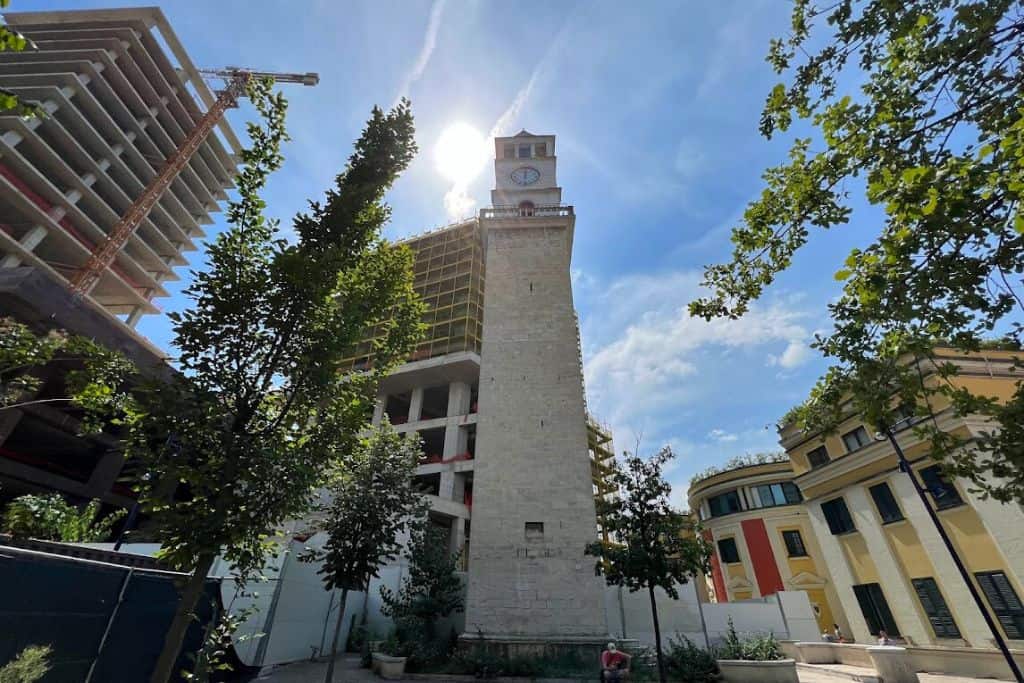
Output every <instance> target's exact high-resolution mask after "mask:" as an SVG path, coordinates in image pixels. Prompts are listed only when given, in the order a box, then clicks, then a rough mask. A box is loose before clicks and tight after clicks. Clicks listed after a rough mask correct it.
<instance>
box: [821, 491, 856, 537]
mask: <svg viewBox="0 0 1024 683" xmlns="http://www.w3.org/2000/svg"><path fill="white" fill-rule="evenodd" d="M821 512H822V514H824V515H825V521H826V522H828V528H829V531H831V532H832V534H833V535H835V536H838V535H839V534H845V533H848V532H850V531H855V530H856V527H855V526H854V525H853V517H851V516H850V509H849V508H847V507H846V501H845V500H843V499H842V498H833V499H832V500H827V501H825V502H824V503H822V504H821Z"/></svg>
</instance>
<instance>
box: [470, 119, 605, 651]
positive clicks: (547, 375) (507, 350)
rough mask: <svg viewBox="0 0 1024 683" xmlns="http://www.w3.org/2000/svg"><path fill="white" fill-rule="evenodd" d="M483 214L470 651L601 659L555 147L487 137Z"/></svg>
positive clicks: (601, 626)
mask: <svg viewBox="0 0 1024 683" xmlns="http://www.w3.org/2000/svg"><path fill="white" fill-rule="evenodd" d="M495 152H496V154H495V156H496V158H495V161H494V170H495V188H494V190H492V192H491V200H492V203H493V206H492V207H491V208H486V209H481V211H480V219H479V220H480V229H481V232H482V234H483V239H484V259H485V265H484V272H485V273H486V282H485V286H484V320H483V336H482V342H481V353H480V398H479V415H478V422H477V440H476V456H475V465H474V474H473V495H474V498H475V500H476V505H475V506H474V508H473V519H472V541H471V542H470V544H469V553H470V558H469V586H468V593H467V599H466V629H467V633H466V635H465V636H464V637H465V638H466V639H468V640H472V639H475V638H477V637H478V634H482V635H483V637H484V638H486V639H488V640H491V641H494V642H497V643H501V644H502V647H506V646H507V647H508V648H510V649H508V650H506V651H507V652H509V653H510V654H512V653H513V652H512V650H511V648H514V647H518V646H522V648H523V649H521V650H519V652H521V653H527V652H536V649H533V650H531V649H530V648H536V647H537V646H538V645H542V646H543V647H544V648H547V651H550V648H552V647H557V646H568V647H571V648H576V649H578V648H579V647H581V646H582V647H585V648H587V649H588V650H589V649H593V650H594V652H593V656H594V657H595V661H596V656H597V654H596V653H597V652H599V651H600V647H601V645H602V644H603V643H604V641H605V640H606V639H607V634H608V623H607V617H606V615H605V604H604V594H605V588H604V581H603V580H602V579H601V578H600V577H598V576H596V575H595V573H594V562H595V561H594V558H592V557H587V556H585V555H584V548H585V546H586V545H587V544H588V543H590V542H593V541H595V540H597V521H596V517H595V512H594V493H593V480H592V472H591V465H590V456H589V453H588V450H587V432H586V410H585V407H584V399H583V379H582V367H581V364H580V356H579V347H578V330H577V326H576V316H575V312H574V307H573V300H572V283H571V279H570V276H569V264H570V261H571V257H572V241H573V239H572V238H573V228H574V226H575V222H576V217H575V213H574V211H573V207H571V206H563V205H562V203H561V200H562V190H561V188H559V187H558V185H557V183H556V181H555V137H554V136H553V135H533V134H532V133H528V132H527V131H525V130H524V131H522V132H520V133H519V134H517V135H514V136H512V137H508V138H497V139H496V140H495Z"/></svg>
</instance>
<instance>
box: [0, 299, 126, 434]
mask: <svg viewBox="0 0 1024 683" xmlns="http://www.w3.org/2000/svg"><path fill="white" fill-rule="evenodd" d="M49 365H52V366H57V367H59V368H60V369H61V370H62V371H63V372H64V376H63V381H64V388H65V392H66V394H67V395H66V396H64V397H55V398H47V399H34V398H33V395H34V394H36V393H37V392H38V391H39V390H40V389H41V388H42V378H41V377H40V373H41V371H42V369H43V368H44V367H46V366H49ZM134 372H135V369H134V367H133V366H132V364H131V363H130V362H129V361H128V359H126V358H125V357H124V356H123V355H121V354H120V353H117V352H116V351H110V350H108V349H106V348H104V347H102V346H100V345H99V344H97V343H96V342H94V341H92V340H91V339H87V338H85V337H81V336H78V335H72V334H68V333H66V332H64V331H62V330H52V331H50V332H48V333H46V334H43V335H37V334H36V333H35V332H33V331H32V329H31V328H29V327H28V326H27V325H23V324H21V323H19V322H17V321H15V320H12V319H10V318H4V317H0V411H3V410H7V409H12V408H17V407H19V406H23V405H27V404H33V403H66V404H69V405H73V406H75V407H77V408H82V409H83V410H84V411H85V415H84V416H83V418H82V431H83V433H97V432H99V431H101V430H102V428H103V425H104V424H106V423H107V422H110V421H114V422H117V421H119V419H120V417H121V415H122V414H123V413H124V411H125V410H127V409H128V408H129V406H130V405H131V397H130V395H129V394H128V393H127V391H126V390H124V389H122V388H121V387H122V385H123V384H124V382H125V380H126V379H127V378H129V377H130V376H132V375H133V374H134Z"/></svg>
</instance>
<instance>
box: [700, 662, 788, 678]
mask: <svg viewBox="0 0 1024 683" xmlns="http://www.w3.org/2000/svg"><path fill="white" fill-rule="evenodd" d="M718 670H719V671H720V672H721V674H722V680H723V681H725V683H799V680H798V679H797V677H796V660H795V659H778V660H775V661H772V662H748V661H743V660H738V659H719V660H718Z"/></svg>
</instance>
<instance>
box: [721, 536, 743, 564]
mask: <svg viewBox="0 0 1024 683" xmlns="http://www.w3.org/2000/svg"><path fill="white" fill-rule="evenodd" d="M718 554H719V556H721V558H722V562H724V563H725V564H732V563H733V562H739V561H740V551H739V548H737V547H736V539H735V538H723V539H722V540H720V541H719V542H718Z"/></svg>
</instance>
